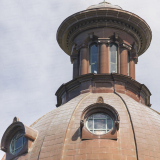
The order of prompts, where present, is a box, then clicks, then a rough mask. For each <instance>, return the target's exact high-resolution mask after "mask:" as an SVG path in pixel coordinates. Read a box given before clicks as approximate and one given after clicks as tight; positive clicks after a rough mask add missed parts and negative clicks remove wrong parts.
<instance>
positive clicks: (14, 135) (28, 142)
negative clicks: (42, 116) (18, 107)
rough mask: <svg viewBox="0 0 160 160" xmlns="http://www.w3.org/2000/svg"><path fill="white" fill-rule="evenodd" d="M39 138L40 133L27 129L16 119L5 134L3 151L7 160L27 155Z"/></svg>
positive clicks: (2, 144)
mask: <svg viewBox="0 0 160 160" xmlns="http://www.w3.org/2000/svg"><path fill="white" fill-rule="evenodd" d="M37 136H38V131H36V130H34V129H33V128H31V127H27V126H26V125H24V124H23V123H22V122H20V121H19V118H17V117H15V118H14V119H13V123H12V124H11V125H10V126H9V127H8V128H7V130H6V131H5V133H4V134H3V137H2V141H1V150H3V151H4V152H6V159H14V158H16V157H17V156H20V155H23V154H25V153H27V152H28V151H29V149H30V148H31V146H32V143H33V142H34V141H35V140H36V138H37Z"/></svg>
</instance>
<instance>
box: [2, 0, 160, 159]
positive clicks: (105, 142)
mask: <svg viewBox="0 0 160 160" xmlns="http://www.w3.org/2000/svg"><path fill="white" fill-rule="evenodd" d="M151 38H152V32H151V30H150V27H149V26H148V24H147V23H146V22H145V21H144V20H143V19H142V18H140V17H139V16H137V15H135V14H133V13H131V12H128V11H125V10H123V9H122V8H121V7H119V6H114V5H112V4H110V3H108V2H106V1H104V2H102V3H100V4H97V5H93V6H90V7H88V8H87V9H86V10H84V11H81V12H78V13H75V14H73V15H71V16H70V17H68V18H67V19H65V20H64V21H63V22H62V24H61V25H60V27H59V29H58V31H57V41H58V44H59V46H60V47H61V48H62V50H63V51H64V52H65V53H66V54H68V55H69V56H70V58H71V62H72V64H73V79H72V80H71V81H69V82H67V83H65V84H62V85H61V86H60V87H59V89H58V90H57V92H56V96H57V108H56V109H54V110H52V111H51V112H49V113H47V114H46V115H44V116H43V117H41V118H40V119H38V120H37V121H36V122H34V123H33V124H32V125H31V126H30V127H28V126H26V125H25V124H24V123H22V122H20V121H19V119H18V118H17V117H15V118H14V119H13V123H12V124H11V125H10V126H9V127H8V128H7V129H6V131H5V133H4V135H3V137H2V140H1V149H2V150H3V151H4V152H6V154H5V156H4V157H3V160H10V159H19V160H29V159H30V160H38V159H41V160H75V159H76V160H81V159H82V160H85V159H86V160H89V159H95V160H99V159H106V160H159V159H160V130H159V126H160V123H159V120H160V113H158V112H156V111H155V110H153V109H152V108H150V107H151V104H150V96H151V93H150V91H149V90H148V88H147V87H146V86H145V85H144V84H140V83H139V82H137V81H136V80H135V65H136V64H137V62H138V57H139V56H140V55H141V54H143V53H144V52H145V51H146V50H147V49H148V47H149V45H150V42H151Z"/></svg>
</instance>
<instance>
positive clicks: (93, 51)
mask: <svg viewBox="0 0 160 160" xmlns="http://www.w3.org/2000/svg"><path fill="white" fill-rule="evenodd" d="M97 54H98V49H97V47H96V45H93V46H91V48H90V66H91V73H97Z"/></svg>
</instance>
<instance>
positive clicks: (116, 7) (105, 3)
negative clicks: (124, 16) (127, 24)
mask: <svg viewBox="0 0 160 160" xmlns="http://www.w3.org/2000/svg"><path fill="white" fill-rule="evenodd" d="M93 8H94V9H95V8H115V9H122V8H121V7H120V6H117V5H113V4H111V3H108V2H106V1H104V2H101V3H99V4H96V5H92V6H90V7H88V8H87V9H93Z"/></svg>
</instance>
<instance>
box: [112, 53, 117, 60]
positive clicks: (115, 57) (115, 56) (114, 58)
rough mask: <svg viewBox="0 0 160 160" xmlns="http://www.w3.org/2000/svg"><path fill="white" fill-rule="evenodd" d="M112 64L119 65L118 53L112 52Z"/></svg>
mask: <svg viewBox="0 0 160 160" xmlns="http://www.w3.org/2000/svg"><path fill="white" fill-rule="evenodd" d="M111 62H112V63H117V53H116V52H111Z"/></svg>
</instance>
